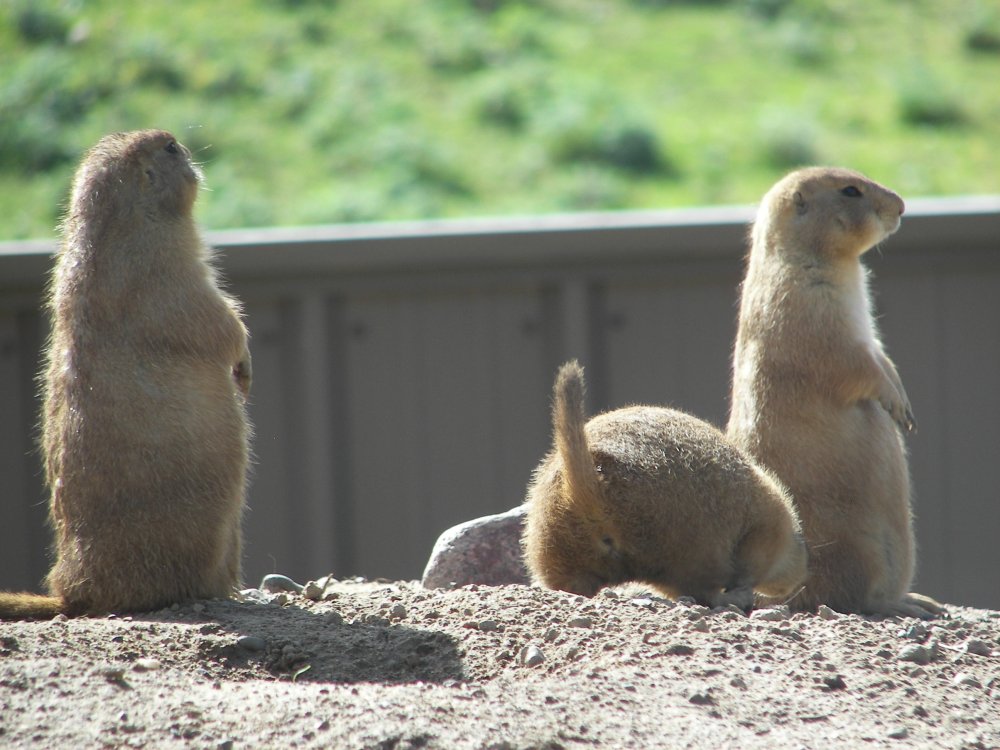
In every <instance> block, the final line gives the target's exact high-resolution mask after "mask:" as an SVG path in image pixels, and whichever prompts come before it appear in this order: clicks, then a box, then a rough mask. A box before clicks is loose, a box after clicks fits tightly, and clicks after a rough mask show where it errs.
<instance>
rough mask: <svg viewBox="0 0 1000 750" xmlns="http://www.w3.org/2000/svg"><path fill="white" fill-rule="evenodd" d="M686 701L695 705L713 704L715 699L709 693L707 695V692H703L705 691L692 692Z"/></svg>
mask: <svg viewBox="0 0 1000 750" xmlns="http://www.w3.org/2000/svg"><path fill="white" fill-rule="evenodd" d="M688 702H689V703H693V704H694V705H696V706H714V705H715V699H714V698H713V697H712V696H711V695H709V694H708V693H707V692H705V693H693V694H692V695H691V696H690V697H689V698H688Z"/></svg>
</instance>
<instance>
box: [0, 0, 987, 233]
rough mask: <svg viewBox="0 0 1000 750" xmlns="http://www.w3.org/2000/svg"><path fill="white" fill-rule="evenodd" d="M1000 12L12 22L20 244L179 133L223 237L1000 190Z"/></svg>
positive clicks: (779, 2)
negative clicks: (872, 187) (110, 156)
mask: <svg viewBox="0 0 1000 750" xmlns="http://www.w3.org/2000/svg"><path fill="white" fill-rule="evenodd" d="M998 8H1000V6H998V5H997V3H996V2H995V0H982V1H976V0H940V1H935V0H910V1H909V2H905V3H900V2H894V1H893V0H869V1H868V2H864V1H863V0H797V1H796V2H791V0H730V1H728V2H727V1H725V0H713V1H711V2H693V1H688V2H683V1H682V0H534V1H532V2H529V1H528V0H435V1H434V2H426V3H421V2H413V0H339V1H337V2H334V1H322V0H234V1H233V2H228V3H211V2H207V1H202V2H195V1H193V0H177V1H175V2H172V3H131V2H124V0H3V1H2V3H0V204H2V205H3V206H4V209H3V212H2V213H0V238H4V239H12V238H25V237H46V236H51V235H52V233H53V227H54V226H55V225H56V223H57V222H58V219H59V216H60V213H61V210H62V206H63V205H64V202H65V197H66V195H67V192H68V187H69V183H70V180H71V177H72V172H73V169H74V167H75V164H76V162H77V160H78V159H79V157H80V155H81V154H82V152H83V151H84V150H85V149H86V148H87V147H89V146H90V145H91V144H93V143H94V142H95V141H96V140H97V139H98V138H99V137H100V136H101V135H103V134H105V133H108V132H111V131H115V130H131V129H136V128H145V127H162V128H166V129H169V130H172V131H173V132H174V133H175V134H176V135H177V136H178V138H179V139H180V140H182V141H183V142H185V143H186V144H187V145H188V146H189V147H190V148H191V149H192V151H194V152H195V154H196V156H197V158H198V159H199V160H200V161H201V162H203V163H204V165H205V171H206V176H207V180H208V189H207V190H206V191H205V192H204V193H203V195H202V198H201V200H200V206H199V219H200V220H201V222H202V223H203V224H204V225H205V226H207V227H210V228H217V229H221V228H226V227H246V226H263V225H292V224H316V223H332V222H344V221H372V220H394V219H411V218H423V217H454V216H484V215H502V214H515V213H516V214H526V213H540V212H553V211H573V210H593V209H622V208H659V207H670V206H682V205H695V204H707V203H751V202H754V201H756V200H757V199H758V198H759V197H760V195H761V194H762V193H763V192H764V191H765V190H766V189H767V187H768V186H769V185H770V184H771V183H772V182H773V181H774V180H775V179H777V177H778V176H780V175H781V174H782V173H783V172H785V171H787V170H788V169H790V168H792V167H795V166H797V165H800V164H805V163H826V164H839V165H844V166H850V167H853V168H856V169H859V170H861V171H863V172H866V173H867V174H868V175H869V176H871V177H873V178H874V179H877V180H879V181H881V182H884V183H886V184H887V185H889V186H890V187H892V188H894V189H895V190H897V191H898V192H900V193H902V194H903V195H904V197H913V196H917V195H937V194H946V195H947V194H965V193H996V192H1000V148H998V144H1000V9H998Z"/></svg>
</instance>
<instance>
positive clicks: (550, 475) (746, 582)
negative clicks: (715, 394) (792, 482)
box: [524, 362, 806, 609]
mask: <svg viewBox="0 0 1000 750" xmlns="http://www.w3.org/2000/svg"><path fill="white" fill-rule="evenodd" d="M583 393H584V382H583V370H582V369H581V367H580V366H579V365H578V364H577V363H576V362H569V363H567V364H565V365H563V366H562V368H561V369H560V371H559V374H558V376H557V378H556V384H555V389H554V404H553V427H554V432H555V448H554V450H553V451H552V452H551V453H550V454H549V455H548V456H547V457H546V458H545V459H544V460H543V461H542V463H541V465H540V466H539V467H538V468H537V469H536V471H535V475H534V478H533V480H532V482H531V485H530V486H529V488H528V495H527V504H528V512H527V524H526V529H525V536H524V546H525V558H526V561H527V563H528V567H529V569H530V570H531V572H532V575H533V576H534V578H535V579H536V581H538V582H539V583H541V584H543V585H544V586H547V587H549V588H554V589H561V590H564V591H570V592H573V593H576V594H582V595H584V596H593V595H594V594H595V593H596V592H597V591H598V590H599V589H600V588H601V587H602V586H611V585H615V584H619V583H624V582H626V581H637V582H642V583H645V584H648V585H650V586H652V587H654V588H655V589H657V590H658V591H660V592H661V593H663V594H665V595H666V596H669V597H677V596H681V595H688V596H692V597H694V598H695V599H696V600H697V601H698V602H700V603H703V604H706V605H708V606H713V607H714V606H723V605H727V604H735V605H737V606H738V607H740V608H742V609H749V608H750V607H751V606H752V604H753V600H754V593H753V592H754V591H755V590H756V591H760V592H762V593H765V594H768V595H770V596H775V597H784V596H788V595H789V594H791V593H793V592H794V591H795V590H796V589H797V587H798V586H799V584H800V583H801V582H802V580H803V579H804V577H805V572H806V553H805V547H804V544H803V542H802V538H801V533H800V528H799V522H798V519H797V518H796V515H795V511H794V509H793V507H792V503H791V500H790V498H789V496H788V494H787V492H785V490H784V489H783V488H782V487H781V485H780V484H779V483H778V482H776V481H775V480H774V479H773V478H772V477H771V476H769V475H768V474H767V473H766V472H764V471H762V470H761V469H759V468H758V467H757V466H755V465H754V464H753V462H751V461H750V460H749V459H748V458H747V457H746V456H745V455H744V454H743V453H741V452H740V451H739V450H738V449H737V448H735V447H734V446H733V445H732V444H731V443H730V442H729V441H728V440H727V438H726V437H725V435H723V434H722V433H721V432H720V431H719V430H717V429H716V428H715V427H712V426H711V425H709V424H707V423H705V422H703V421H701V420H699V419H696V418H694V417H692V416H690V415H688V414H685V413H683V412H680V411H675V410H672V409H666V408H660V407H655V406H633V407H628V408H624V409H617V410H615V411H611V412H607V413H605V414H601V415H599V416H596V417H594V418H593V419H591V420H590V421H589V422H587V421H586V418H585V416H584V407H583Z"/></svg>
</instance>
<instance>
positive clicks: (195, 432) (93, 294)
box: [0, 130, 251, 618]
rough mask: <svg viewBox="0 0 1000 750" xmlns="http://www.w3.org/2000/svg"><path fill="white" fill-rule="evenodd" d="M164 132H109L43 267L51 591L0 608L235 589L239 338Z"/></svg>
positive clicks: (127, 602)
mask: <svg viewBox="0 0 1000 750" xmlns="http://www.w3.org/2000/svg"><path fill="white" fill-rule="evenodd" d="M199 182H200V172H199V170H198V168H197V167H196V166H195V165H194V164H193V163H192V161H191V155H190V153H189V152H188V150H187V149H186V148H184V147H183V146H182V145H180V144H179V143H178V142H177V141H176V140H175V139H174V137H173V136H172V135H170V133H167V132H164V131H159V130H147V131H140V132H132V133H116V134H114V135H109V136H107V137H105V138H103V139H102V140H101V141H100V142H99V143H98V144H97V145H96V146H94V147H93V148H92V149H91V150H90V151H89V152H88V153H87V155H86V157H85V158H84V159H83V161H82V163H81V165H80V167H79V169H78V171H77V174H76V178H75V181H74V185H73V192H72V197H71V199H70V206H69V210H68V214H67V216H66V219H65V221H64V223H63V226H62V233H63V242H62V247H61V250H60V253H59V256H58V259H57V261H56V266H55V271H54V274H53V278H52V282H51V288H50V297H49V311H50V314H51V318H52V333H51V337H50V339H49V342H48V351H47V363H46V370H45V373H44V411H43V417H42V421H43V425H42V427H43V429H42V449H43V453H44V459H45V470H46V479H47V482H48V485H49V488H50V490H51V500H50V508H49V510H50V519H51V522H52V525H53V528H54V531H55V553H56V561H55V564H54V566H53V567H52V570H51V572H50V573H49V575H48V578H47V584H48V588H49V591H50V593H51V596H48V597H46V596H39V595H35V594H11V593H3V594H0V617H17V618H26V617H47V616H51V615H53V614H56V613H58V612H64V613H67V614H72V615H76V614H97V613H107V612H118V611H139V610H152V609H156V608H159V607H163V606H165V605H169V604H171V603H173V602H176V601H183V600H188V599H193V598H209V597H227V596H230V595H231V594H232V593H233V592H234V590H235V589H236V588H237V587H238V585H239V584H240V547H241V539H242V536H241V528H240V523H241V515H242V512H243V503H244V484H245V476H246V471H247V461H248V442H249V433H250V428H249V424H248V421H247V417H246V413H245V405H244V402H245V399H246V396H247V393H248V391H249V388H250V379H251V369H250V354H249V350H248V349H247V333H246V329H245V328H244V326H243V323H242V321H241V319H240V313H239V308H238V305H237V304H236V302H235V301H234V300H233V299H231V298H230V297H228V296H226V295H225V294H223V293H222V292H221V291H220V289H219V286H218V282H217V280H216V275H215V271H214V270H213V269H212V267H211V265H210V264H209V262H208V255H209V252H208V249H207V248H206V246H205V245H204V243H203V242H202V240H201V238H200V236H199V234H198V230H197V227H196V226H195V223H194V219H193V217H192V209H193V205H194V201H195V197H196V196H197V193H198V185H199Z"/></svg>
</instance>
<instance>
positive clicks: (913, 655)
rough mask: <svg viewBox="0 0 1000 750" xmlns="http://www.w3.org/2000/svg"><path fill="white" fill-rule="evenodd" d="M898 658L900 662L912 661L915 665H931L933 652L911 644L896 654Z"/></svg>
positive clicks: (924, 647) (925, 647)
mask: <svg viewBox="0 0 1000 750" xmlns="http://www.w3.org/2000/svg"><path fill="white" fill-rule="evenodd" d="M896 658H897V659H899V660H900V661H911V662H913V663H914V664H930V661H931V650H930V649H929V648H927V646H921V645H920V644H917V643H911V644H910V645H908V646H903V648H901V649H900V650H899V653H897V654H896Z"/></svg>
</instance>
